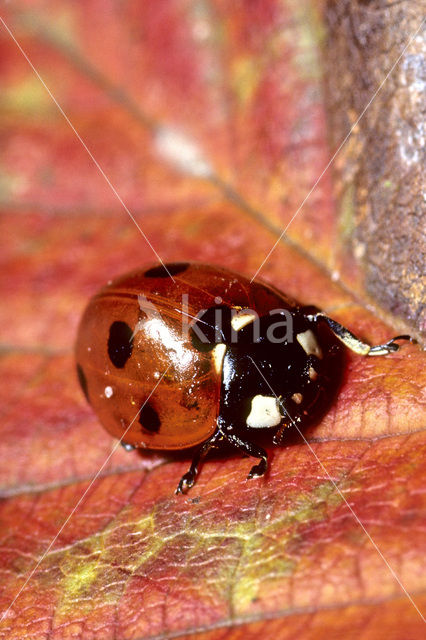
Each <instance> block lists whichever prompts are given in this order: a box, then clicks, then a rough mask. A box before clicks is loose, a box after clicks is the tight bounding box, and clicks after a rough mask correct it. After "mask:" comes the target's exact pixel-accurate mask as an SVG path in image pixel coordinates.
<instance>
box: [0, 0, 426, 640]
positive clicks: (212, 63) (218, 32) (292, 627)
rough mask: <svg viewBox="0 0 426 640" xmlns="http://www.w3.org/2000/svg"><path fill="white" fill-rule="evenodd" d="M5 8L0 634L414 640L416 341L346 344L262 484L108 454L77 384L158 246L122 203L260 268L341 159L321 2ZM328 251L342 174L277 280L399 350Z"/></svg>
mask: <svg viewBox="0 0 426 640" xmlns="http://www.w3.org/2000/svg"><path fill="white" fill-rule="evenodd" d="M311 9H312V7H311ZM1 15H2V19H3V20H4V22H5V25H2V30H1V40H0V51H1V56H0V59H1V67H0V70H1V74H2V78H3V80H4V82H3V85H4V87H5V88H4V91H3V93H2V96H1V101H0V109H1V116H2V125H1V126H2V129H1V136H2V144H1V148H2V156H1V160H0V163H1V164H0V168H1V177H0V188H1V194H0V197H1V200H2V203H3V215H2V218H1V221H0V224H1V237H2V238H3V243H2V256H1V260H2V264H3V268H2V270H1V274H0V289H1V293H2V300H3V301H4V303H3V305H2V307H1V309H0V329H1V338H0V339H1V344H2V357H1V360H0V366H1V369H2V371H1V373H2V377H1V379H2V381H3V384H2V387H1V389H0V394H1V395H2V400H3V402H2V423H1V427H0V428H1V439H0V442H1V445H0V461H1V465H0V475H1V494H2V498H3V501H2V503H1V506H0V558H1V562H0V585H1V590H0V603H1V604H0V607H1V611H2V612H3V613H2V619H1V622H0V633H1V634H2V635H1V636H0V637H4V638H8V639H9V638H22V637H28V638H31V639H33V638H34V639H36V638H37V639H38V638H45V637H51V638H58V639H59V638H70V637H71V638H72V637H83V638H85V639H86V638H88V639H90V638H102V639H103V638H105V639H108V638H114V637H115V638H123V639H124V638H126V639H127V638H151V637H174V636H176V635H179V636H185V635H186V636H189V635H191V637H197V638H200V639H201V638H203V639H204V638H222V637H232V638H235V639H237V638H239V637H245V638H247V637H248V638H250V637H253V638H254V637H258V636H259V635H261V634H262V635H263V636H264V637H266V638H272V637H276V638H280V639H287V638H288V639H290V638H293V637H296V636H298V637H302V638H323V637H328V638H342V637H345V638H351V637H353V638H363V640H367V639H370V638H371V639H375V640H376V639H377V638H395V639H402V638H404V639H407V638H408V639H414V638H419V637H421V635H422V630H423V624H424V622H423V621H422V618H421V615H420V612H422V611H423V612H424V611H425V608H426V593H425V589H426V584H425V564H424V558H425V553H424V549H425V543H424V527H425V498H424V486H425V481H424V480H425V479H424V471H423V468H422V462H423V459H424V450H425V448H426V445H425V437H424V403H425V398H424V386H425V385H424V375H425V374H424V356H423V354H422V353H421V352H420V350H419V349H418V348H417V347H415V346H413V345H404V347H403V348H402V349H401V350H400V351H399V352H398V353H396V354H393V355H391V356H389V357H383V358H372V359H363V358H361V357H359V356H355V355H348V357H347V366H346V370H345V377H344V380H343V384H342V388H341V390H340V394H339V396H338V398H337V399H336V401H335V403H334V404H333V406H332V408H331V410H330V411H329V412H328V414H327V415H326V416H325V417H324V419H323V420H322V421H321V423H320V424H319V425H317V426H316V427H315V428H312V429H310V430H309V431H308V432H307V433H306V436H307V438H308V440H309V443H310V447H308V446H307V445H306V444H305V443H303V441H301V440H295V439H293V440H291V441H290V440H289V442H288V444H287V446H283V447H281V448H279V449H278V448H276V449H272V450H271V467H270V472H269V473H268V474H267V476H266V477H264V478H261V479H257V480H253V481H251V482H246V480H245V478H246V475H247V471H248V470H249V468H250V461H248V460H247V459H243V458H241V457H240V456H238V455H236V456H234V457H232V456H230V457H229V458H226V459H209V460H208V461H207V462H206V463H205V465H204V467H203V470H202V473H201V475H200V478H199V480H198V482H197V484H196V486H195V487H194V488H193V489H192V490H191V492H190V493H189V494H188V495H187V496H175V495H174V489H175V487H176V484H177V481H178V479H179V478H180V477H181V475H182V473H184V472H185V471H186V469H187V466H188V458H187V457H186V458H185V457H172V456H170V457H167V456H164V455H159V454H148V453H147V452H144V453H143V454H140V453H138V452H133V453H131V454H129V453H126V452H124V451H122V450H120V451H118V450H115V445H116V443H115V441H114V440H113V439H112V438H111V437H110V436H108V434H107V433H106V432H105V431H104V430H103V429H102V428H101V426H100V425H99V423H98V421H97V419H96V417H95V416H94V415H93V413H92V411H91V409H90V407H88V406H87V404H86V403H85V400H84V398H83V397H82V394H81V391H80V390H79V388H78V384H77V381H76V378H75V373H74V369H75V367H74V361H73V342H74V336H75V331H76V326H77V323H78V320H79V317H80V315H81V311H82V309H83V307H84V305H85V303H86V301H87V298H88V297H89V296H90V295H91V294H92V293H94V291H95V290H96V289H97V288H98V287H99V286H100V285H102V284H103V283H104V282H105V281H107V280H108V279H110V278H111V277H114V276H115V275H118V274H119V273H121V272H125V271H126V270H129V269H132V268H135V267H138V266H140V265H141V264H145V263H148V262H152V261H153V260H155V255H154V254H153V252H152V249H151V248H150V246H149V245H148V243H147V242H146V240H145V239H144V237H142V235H141V233H140V231H139V230H138V229H137V227H136V226H135V224H134V222H133V221H132V220H131V219H130V217H129V214H128V212H127V211H126V209H125V208H123V206H122V204H121V203H120V202H119V201H118V199H117V194H118V195H119V197H120V198H121V199H122V202H123V203H124V204H125V206H126V207H127V209H128V211H129V212H131V214H132V216H133V217H134V219H135V220H136V221H137V223H138V225H139V226H140V228H141V229H142V230H143V233H144V234H145V235H146V237H147V238H148V239H149V242H150V243H151V245H152V246H153V247H154V248H155V251H157V252H158V254H159V255H160V256H161V257H162V259H164V260H182V259H184V260H186V259H196V260H200V261H204V262H210V263H215V264H220V265H223V264H226V265H227V266H228V267H229V268H233V269H236V270H238V271H241V272H242V273H244V274H246V275H248V276H249V277H251V276H252V275H253V274H254V273H255V272H256V270H257V269H258V268H259V267H260V265H261V264H262V261H263V260H264V259H265V258H266V256H267V255H268V253H269V252H270V250H271V248H272V247H273V245H274V243H275V240H276V238H277V235H276V233H275V231H274V230H276V229H281V228H284V227H285V226H286V225H287V224H288V223H289V222H290V220H291V218H292V216H293V214H294V213H295V212H296V211H297V209H298V207H299V205H300V204H301V202H302V201H303V200H304V198H305V196H306V195H307V193H308V192H309V190H310V189H311V187H312V185H313V184H314V183H315V181H316V179H317V178H318V176H319V175H320V173H321V171H322V169H323V168H324V166H325V165H326V164H327V162H328V159H329V151H328V149H327V144H326V133H325V118H324V112H323V107H322V101H321V93H320V90H319V71H318V59H317V58H316V57H315V55H316V54H315V37H316V30H317V29H318V26H319V16H317V15H314V14H313V13H312V12H310V11H309V5H308V4H307V3H305V2H304V1H303V0H302V2H299V3H293V2H291V1H290V0H288V1H287V2H285V3H284V4H283V3H278V2H276V3H275V2H273V1H268V2H265V1H264V2H261V1H258V2H251V3H242V2H232V3H227V2H221V1H219V0H217V1H215V2H213V3H211V4H205V3H200V4H197V3H191V2H186V1H178V0H175V1H173V0H168V1H167V2H166V1H161V2H152V3H150V2H146V3H145V2H144V3H113V2H107V3H105V2H104V3H99V2H95V0H91V1H89V2H85V3H84V4H83V3H82V4H80V5H79V4H77V3H66V2H55V3H53V2H51V1H46V2H43V3H33V2H24V1H23V0H22V1H21V2H16V3H13V6H8V8H7V12H6V10H5V11H4V13H2V14H1ZM6 27H8V28H9V29H10V30H11V31H12V34H13V36H14V37H15V38H16V40H17V42H18V44H19V45H20V46H22V48H23V50H24V52H25V53H26V54H27V56H28V58H29V60H30V61H31V63H32V64H33V65H34V68H35V69H36V70H37V71H39V73H40V74H41V76H42V78H43V80H44V82H45V83H46V86H47V87H48V88H49V89H50V91H51V92H52V94H53V96H54V97H55V99H56V100H57V101H58V104H59V105H60V107H61V108H62V109H63V111H64V113H65V114H66V116H67V118H69V121H68V122H67V121H66V120H65V119H64V117H63V114H62V113H61V112H60V111H59V110H58V107H57V105H55V103H54V102H53V100H52V97H51V96H50V95H49V93H48V92H47V91H46V89H45V87H43V85H42V83H41V82H40V79H39V78H38V77H37V76H36V75H35V73H34V70H33V69H32V68H31V67H30V66H29V64H28V61H27V60H26V59H25V57H24V55H23V53H22V52H21V51H20V50H19V48H18V45H17V44H16V42H14V41H13V39H12V36H11V35H10V33H9V32H8V31H7V29H6ZM70 124H72V126H73V127H75V131H73V129H72V127H71V126H70ZM76 132H77V134H78V136H80V138H81V139H80V140H79V139H78V136H77V135H76ZM82 141H83V142H84V144H85V145H87V148H86V149H85V148H84V147H83V145H82ZM88 151H89V153H88ZM90 154H92V157H91V155H90ZM185 154H186V155H185ZM185 158H186V162H184V159H185ZM93 159H95V161H96V163H98V166H97V165H96V164H95V163H94V160H93ZM101 170H102V171H103V172H104V175H103V174H102V171H101ZM106 178H107V180H106ZM108 181H110V182H108ZM111 187H113V188H111ZM114 190H115V191H114ZM337 240H338V225H337V223H336V215H335V209H334V203H333V199H332V191H331V175H330V172H327V173H326V174H325V175H324V177H323V179H322V180H321V182H320V183H319V184H318V186H317V187H316V188H315V190H314V191H313V192H312V195H311V196H310V198H309V199H308V200H307V201H306V203H305V205H304V206H303V208H302V210H301V211H300V213H299V214H298V216H297V217H296V218H295V219H294V221H293V222H292V224H291V226H290V227H289V230H288V236H286V238H285V242H282V243H279V244H278V245H277V247H276V248H275V250H274V252H273V253H272V254H271V255H270V257H269V258H268V260H267V261H266V263H265V264H264V266H263V268H262V271H261V275H262V276H264V277H265V279H267V280H268V281H270V282H272V283H273V284H274V285H276V286H278V287H279V288H282V289H283V290H285V291H286V292H287V293H288V294H289V295H291V296H294V297H296V298H298V299H299V300H301V301H303V302H306V303H310V304H316V305H318V306H319V307H321V308H323V309H325V310H326V311H327V312H329V313H331V314H332V315H333V317H335V318H336V319H338V320H340V321H341V322H342V323H343V324H345V325H346V326H349V327H350V328H351V329H352V330H353V331H355V332H356V333H358V334H359V335H361V336H362V337H364V338H365V339H367V340H369V341H370V342H372V343H379V342H382V341H385V340H387V339H389V338H390V337H392V335H395V332H397V333H398V332H399V330H397V328H396V327H395V326H392V318H388V321H389V324H388V325H385V324H383V323H382V322H381V321H380V320H379V316H378V313H379V312H378V310H377V309H373V311H371V310H370V311H369V309H372V307H371V306H369V305H370V304H371V301H370V300H368V298H367V296H366V295H365V294H364V293H363V292H362V287H361V286H360V276H359V274H358V273H357V274H356V276H354V280H356V281H357V282H356V284H355V282H354V283H353V287H350V286H348V284H347V283H346V284H344V283H343V282H342V280H341V279H340V276H339V273H340V268H342V269H343V268H344V269H346V270H347V269H348V268H351V265H352V261H351V259H350V258H349V257H348V256H347V255H346V254H341V248H340V247H339V244H338V242H337ZM422 393H423V395H422ZM423 466H424V465H423Z"/></svg>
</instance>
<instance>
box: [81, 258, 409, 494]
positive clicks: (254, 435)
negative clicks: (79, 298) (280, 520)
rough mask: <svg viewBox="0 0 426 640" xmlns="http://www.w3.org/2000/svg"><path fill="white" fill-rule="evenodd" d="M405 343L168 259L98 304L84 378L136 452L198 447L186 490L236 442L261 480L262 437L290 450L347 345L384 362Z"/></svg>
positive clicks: (87, 318) (268, 289) (92, 307)
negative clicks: (370, 338)
mask: <svg viewBox="0 0 426 640" xmlns="http://www.w3.org/2000/svg"><path fill="white" fill-rule="evenodd" d="M171 276H173V278H172V277H171ZM396 340H410V337H409V336H405V335H404V336H397V337H396V338H393V339H392V340H390V341H389V342H387V343H386V344H383V345H377V346H374V347H370V345H368V344H366V343H364V342H362V341H361V340H360V339H359V338H357V337H356V336H355V335H353V334H352V333H351V332H350V331H349V330H348V329H346V328H345V327H343V326H342V325H340V324H339V323H338V322H336V321H335V320H332V319H331V318H329V317H328V316H326V315H325V314H324V313H322V312H321V311H319V310H318V309H316V308H314V307H307V306H303V305H300V304H299V303H297V302H296V301H295V300H292V299H290V298H288V297H287V296H286V295H285V294H284V293H282V292H280V291H279V290H278V289H275V288H274V287H272V286H270V285H267V284H264V283H262V282H260V281H256V280H255V281H253V282H250V281H249V280H248V279H247V278H245V277H244V276H241V275H239V274H237V273H234V272H232V271H229V270H228V269H224V268H221V267H217V266H210V265H205V264H198V263H169V264H166V265H165V266H163V265H154V266H151V267H149V268H146V269H141V270H137V271H133V272H131V273H127V274H125V275H123V276H121V277H119V278H117V279H116V280H114V281H112V282H110V283H108V284H107V285H106V286H105V287H104V288H103V289H101V290H100V291H99V292H98V293H97V294H95V295H94V296H93V297H92V298H91V300H90V301H89V303H88V305H87V307H86V310H85V312H84V314H83V317H82V319H81V323H80V327H79V330H78V336H77V344H76V360H77V373H78V378H79V381H80V385H81V387H82V389H83V392H84V394H85V396H86V398H87V400H88V402H89V403H90V405H91V406H92V408H93V410H94V411H95V413H96V414H97V416H98V418H99V420H100V422H101V423H102V425H103V426H104V427H105V429H106V430H107V431H108V432H109V433H110V434H112V435H113V436H115V437H116V438H118V439H120V440H122V444H123V446H125V447H126V448H127V449H133V448H135V447H137V448H147V449H157V450H159V449H160V450H161V449H163V450H178V449H187V448H192V447H197V450H196V453H195V455H194V458H193V461H192V464H191V467H190V469H189V471H188V472H187V473H186V474H185V475H184V476H183V477H182V478H181V480H180V482H179V484H178V487H177V493H182V492H185V491H187V490H188V489H189V488H190V487H191V486H192V485H193V484H194V482H195V479H196V477H197V474H198V470H199V466H200V463H201V461H202V459H203V458H204V457H205V455H206V454H207V453H208V451H209V450H211V449H220V448H223V447H225V446H229V445H232V446H234V447H236V448H237V449H240V450H241V451H242V452H244V453H245V454H246V455H249V456H253V457H255V458H258V460H259V462H258V463H257V464H256V465H254V466H253V467H252V469H251V471H250V473H249V476H248V477H249V478H252V477H255V476H261V475H263V474H264V473H265V471H266V469H267V464H268V463H267V453H266V451H265V449H264V448H263V447H262V446H260V444H259V440H261V439H262V438H264V436H265V435H266V436H267V437H268V438H271V440H272V442H273V443H274V444H280V443H281V442H282V441H283V438H284V436H285V431H286V428H287V427H288V426H291V425H292V424H293V425H294V424H296V425H297V426H300V427H303V426H305V425H306V424H308V423H309V422H311V421H312V420H315V419H318V417H320V416H321V415H322V413H323V412H324V411H325V410H326V409H327V406H328V404H329V402H330V401H331V399H332V398H333V397H334V395H335V392H336V390H337V388H338V386H339V381H340V376H341V372H342V367H343V360H342V351H343V345H345V346H346V347H348V348H349V349H351V350H353V351H355V352H356V353H359V354H361V355H365V356H372V355H386V354H388V353H391V352H393V351H396V350H397V349H398V348H399V345H398V344H396V342H395V341H396ZM260 436H262V438H260Z"/></svg>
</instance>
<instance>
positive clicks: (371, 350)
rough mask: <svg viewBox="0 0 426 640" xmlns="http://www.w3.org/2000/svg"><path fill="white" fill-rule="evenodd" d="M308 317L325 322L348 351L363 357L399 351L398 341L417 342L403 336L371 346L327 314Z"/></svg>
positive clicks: (319, 313) (308, 316) (309, 315)
mask: <svg viewBox="0 0 426 640" xmlns="http://www.w3.org/2000/svg"><path fill="white" fill-rule="evenodd" d="M306 317H307V318H308V320H313V321H316V322H321V321H322V322H325V323H326V324H327V325H328V327H329V328H330V329H331V331H332V332H333V333H334V335H335V336H336V338H338V339H339V340H340V341H341V342H343V344H344V345H345V346H346V347H348V349H350V350H351V351H354V352H355V353H359V354H360V355H362V356H385V355H387V354H389V353H392V352H394V351H398V349H399V348H400V345H399V344H396V341H397V340H409V341H410V342H415V340H414V339H413V338H411V336H407V335H403V336H396V337H395V338H392V339H391V340H389V341H388V342H385V343H384V344H378V345H375V346H371V345H369V344H367V343H366V342H363V341H362V340H360V339H359V338H358V337H357V336H356V335H355V334H353V333H352V331H349V329H346V327H344V326H343V325H341V324H340V323H339V322H336V320H333V318H329V317H328V316H326V315H325V313H322V312H321V311H319V312H318V313H315V314H307V315H306Z"/></svg>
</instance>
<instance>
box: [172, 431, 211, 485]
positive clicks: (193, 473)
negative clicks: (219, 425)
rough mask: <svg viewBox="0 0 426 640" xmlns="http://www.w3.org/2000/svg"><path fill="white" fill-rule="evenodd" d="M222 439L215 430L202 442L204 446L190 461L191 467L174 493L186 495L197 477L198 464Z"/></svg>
mask: <svg viewBox="0 0 426 640" xmlns="http://www.w3.org/2000/svg"><path fill="white" fill-rule="evenodd" d="M222 439H223V435H222V433H221V432H220V431H219V430H217V431H215V432H214V434H213V435H212V436H211V437H210V438H209V439H208V440H206V441H205V442H204V444H203V445H202V446H201V447H200V448H199V449H198V451H197V453H196V454H195V456H194V457H193V459H192V462H191V466H190V467H189V471H187V472H186V473H185V474H184V475H183V476H182V478H181V479H180V481H179V484H178V486H177V489H176V491H175V493H176V494H178V493H186V492H187V491H188V489H190V488H191V487H192V486H193V485H194V483H195V480H196V477H197V475H198V467H199V465H200V463H201V462H202V461H203V460H204V458H205V457H206V455H207V454H208V452H209V451H210V449H214V448H216V447H217V442H218V441H220V440H222Z"/></svg>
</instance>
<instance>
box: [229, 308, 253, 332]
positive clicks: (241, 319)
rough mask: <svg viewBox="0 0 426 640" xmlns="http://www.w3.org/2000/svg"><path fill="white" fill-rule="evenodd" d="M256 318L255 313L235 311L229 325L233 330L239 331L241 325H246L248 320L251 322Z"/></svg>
mask: <svg viewBox="0 0 426 640" xmlns="http://www.w3.org/2000/svg"><path fill="white" fill-rule="evenodd" d="M255 318H256V314H255V313H250V312H244V311H242V312H241V313H237V314H236V315H235V316H233V318H232V319H231V325H232V328H233V330H234V331H239V330H240V329H242V328H243V327H246V326H247V325H248V324H250V322H253V321H254V320H255Z"/></svg>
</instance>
